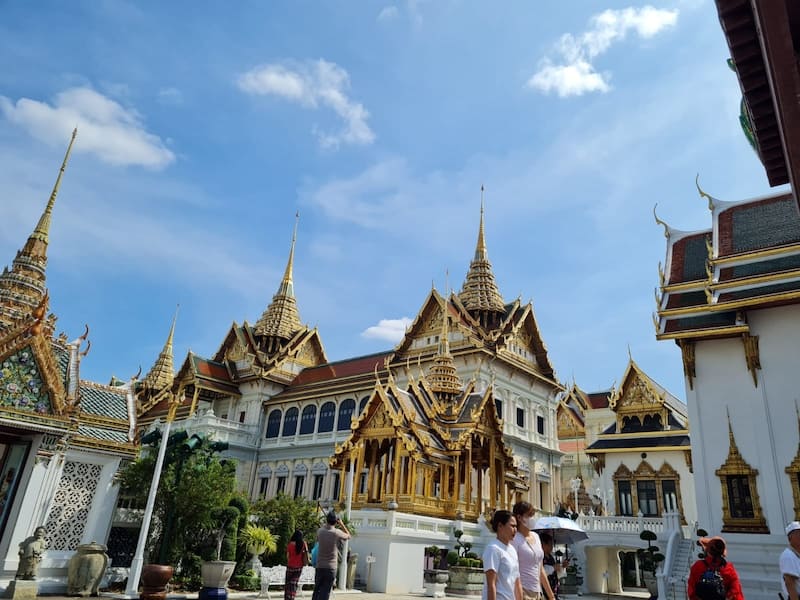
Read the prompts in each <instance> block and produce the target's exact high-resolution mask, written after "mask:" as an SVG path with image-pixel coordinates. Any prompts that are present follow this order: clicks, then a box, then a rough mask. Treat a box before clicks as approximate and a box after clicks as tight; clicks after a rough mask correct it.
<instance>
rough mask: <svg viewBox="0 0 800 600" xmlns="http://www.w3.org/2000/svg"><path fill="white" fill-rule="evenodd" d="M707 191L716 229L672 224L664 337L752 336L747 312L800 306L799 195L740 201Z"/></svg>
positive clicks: (663, 297) (662, 300) (661, 308)
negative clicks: (682, 227) (676, 227)
mask: <svg viewBox="0 0 800 600" xmlns="http://www.w3.org/2000/svg"><path fill="white" fill-rule="evenodd" d="M700 193H701V195H702V196H703V197H705V198H707V199H708V205H709V209H710V213H711V227H710V228H709V229H707V230H704V231H699V232H690V233H689V232H677V231H675V230H673V229H670V228H669V227H668V226H666V225H665V235H666V237H667V258H666V265H665V269H664V270H662V271H661V272H660V277H661V285H660V289H659V293H657V295H656V301H657V305H658V306H657V318H656V320H655V324H656V334H657V337H658V339H676V340H688V339H705V338H711V337H730V336H739V335H743V334H748V333H749V326H748V324H747V318H746V311H747V310H752V309H756V308H764V307H767V306H777V305H780V304H788V303H795V302H798V301H800V215H798V211H797V208H796V206H795V204H794V198H793V196H792V195H791V194H778V195H774V196H767V197H762V198H756V199H754V200H745V201H743V202H735V203H734V202H722V201H719V200H717V199H716V198H713V197H711V196H709V195H708V194H706V193H705V192H703V191H702V190H700ZM662 224H663V223H662Z"/></svg>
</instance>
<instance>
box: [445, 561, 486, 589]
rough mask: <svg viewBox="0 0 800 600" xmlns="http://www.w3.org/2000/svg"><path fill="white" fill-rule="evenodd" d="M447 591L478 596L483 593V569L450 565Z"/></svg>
mask: <svg viewBox="0 0 800 600" xmlns="http://www.w3.org/2000/svg"><path fill="white" fill-rule="evenodd" d="M448 573H449V575H450V582H449V583H448V584H447V592H448V593H450V594H456V595H459V596H480V595H481V594H482V593H483V584H484V574H483V569H480V568H475V567H456V566H453V567H450V569H449V571H448Z"/></svg>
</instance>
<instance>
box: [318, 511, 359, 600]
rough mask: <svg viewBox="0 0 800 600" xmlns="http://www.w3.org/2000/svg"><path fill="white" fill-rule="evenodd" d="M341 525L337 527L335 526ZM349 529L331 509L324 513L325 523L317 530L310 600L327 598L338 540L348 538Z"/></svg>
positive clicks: (334, 573) (335, 560)
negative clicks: (315, 556) (315, 558)
mask: <svg viewBox="0 0 800 600" xmlns="http://www.w3.org/2000/svg"><path fill="white" fill-rule="evenodd" d="M337 525H338V526H339V527H341V529H337V528H336V526H337ZM349 539H350V531H348V529H347V526H346V525H345V524H344V523H342V520H341V519H340V518H339V517H337V516H336V513H335V512H333V511H331V512H329V513H328V514H327V515H325V524H324V525H323V526H322V527H320V528H319V529H318V530H317V545H318V546H319V549H318V550H317V566H316V570H315V571H314V593H313V594H312V596H311V600H328V599H329V598H330V597H331V590H332V589H333V583H334V581H335V578H336V562H337V551H338V547H339V540H349Z"/></svg>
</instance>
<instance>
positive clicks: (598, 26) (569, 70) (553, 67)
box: [527, 6, 678, 98]
mask: <svg viewBox="0 0 800 600" xmlns="http://www.w3.org/2000/svg"><path fill="white" fill-rule="evenodd" d="M677 20H678V9H674V10H665V9H659V8H655V7H653V6H643V7H641V8H632V7H628V8H623V9H620V10H611V9H609V10H604V11H603V12H601V13H599V14H596V15H594V16H593V17H592V18H591V19H590V28H589V29H588V30H587V31H585V32H583V33H582V34H580V35H578V36H573V35H572V34H569V33H566V34H564V35H562V36H561V39H560V40H559V42H558V44H557V45H556V51H557V52H558V53H559V54H560V55H561V60H562V62H561V63H559V64H555V63H554V61H552V60H551V59H549V58H545V59H543V60H542V61H541V63H540V66H539V70H538V71H537V72H536V73H534V75H533V76H532V77H531V78H530V79H529V80H528V83H527V85H528V87H530V88H532V89H535V90H538V91H540V92H544V93H545V94H548V93H550V92H555V93H557V94H558V95H559V96H561V97H562V98H563V97H566V96H581V95H583V94H585V93H587V92H607V91H609V90H610V89H611V87H610V86H609V83H608V78H609V75H608V74H600V73H598V72H597V71H596V70H595V68H594V65H593V64H592V59H594V58H596V57H597V56H599V55H601V54H602V53H604V52H605V51H606V50H608V49H609V48H610V47H611V45H612V44H614V43H616V42H618V41H622V40H623V39H625V37H626V36H627V35H628V33H629V32H631V31H632V32H635V33H636V35H637V36H638V37H640V38H642V39H648V38H651V37H653V36H654V35H656V34H658V33H660V32H661V31H663V30H664V29H666V28H668V27H672V26H674V25H675V23H676V22H677Z"/></svg>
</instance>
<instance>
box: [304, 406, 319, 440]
mask: <svg viewBox="0 0 800 600" xmlns="http://www.w3.org/2000/svg"><path fill="white" fill-rule="evenodd" d="M316 421H317V407H316V406H314V405H313V404H309V405H308V406H306V407H305V408H304V409H303V416H302V417H301V418H300V435H303V434H304V433H314V423H316Z"/></svg>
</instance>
